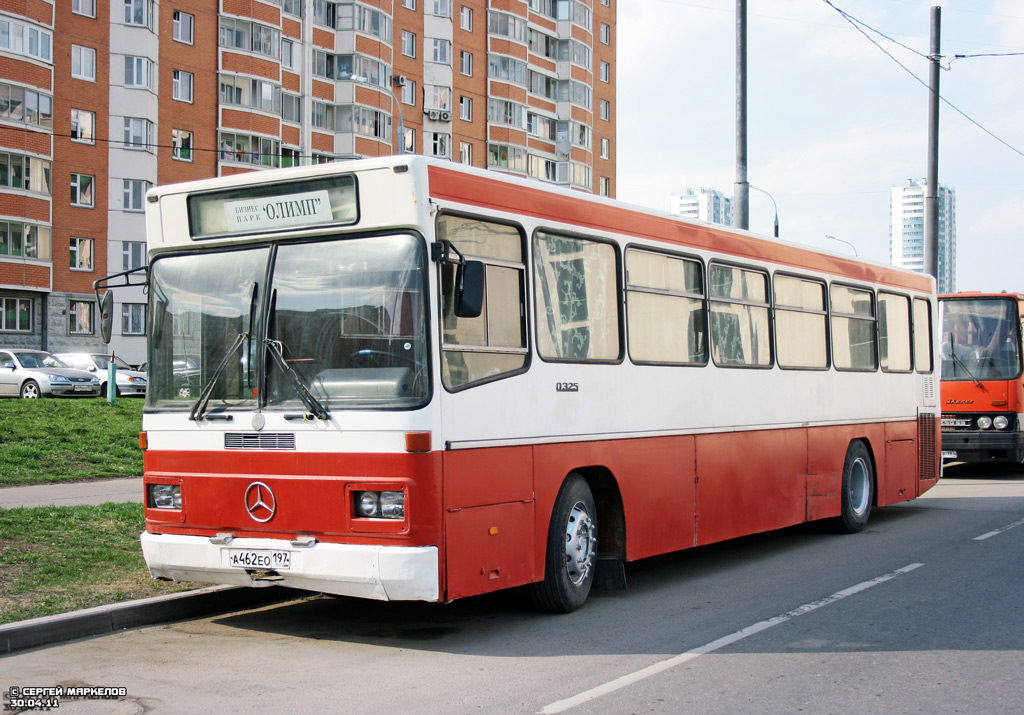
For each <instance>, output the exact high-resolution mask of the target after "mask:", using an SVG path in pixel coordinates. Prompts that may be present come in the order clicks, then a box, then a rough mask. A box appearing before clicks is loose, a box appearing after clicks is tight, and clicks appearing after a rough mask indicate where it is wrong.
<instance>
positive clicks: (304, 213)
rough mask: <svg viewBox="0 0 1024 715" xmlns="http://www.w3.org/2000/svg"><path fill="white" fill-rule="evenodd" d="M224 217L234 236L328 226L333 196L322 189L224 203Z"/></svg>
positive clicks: (331, 215)
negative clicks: (253, 232)
mask: <svg viewBox="0 0 1024 715" xmlns="http://www.w3.org/2000/svg"><path fill="white" fill-rule="evenodd" d="M224 218H225V221H226V223H227V230H228V231H229V232H232V233H234V232H237V231H265V230H267V229H274V228H289V227H292V226H307V225H310V224H317V223H329V222H330V221H332V220H333V219H334V216H333V214H332V212H331V197H330V195H329V194H328V192H327V190H321V191H306V192H304V193H301V194H287V195H285V196H279V197H273V196H261V197H258V198H251V199H242V200H240V201H225V202H224Z"/></svg>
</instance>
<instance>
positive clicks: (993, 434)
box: [942, 430, 1024, 463]
mask: <svg viewBox="0 0 1024 715" xmlns="http://www.w3.org/2000/svg"><path fill="white" fill-rule="evenodd" d="M942 459H943V461H945V462H1016V463H1021V462H1024V432H1016V431H1014V432H999V431H993V430H986V431H984V432H979V431H970V432H968V431H960V430H955V431H949V432H943V433H942Z"/></svg>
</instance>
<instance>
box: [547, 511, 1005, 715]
mask: <svg viewBox="0 0 1024 715" xmlns="http://www.w3.org/2000/svg"><path fill="white" fill-rule="evenodd" d="M1022 523H1024V522H1022ZM1007 528H1009V527H1007ZM921 566H924V564H917V563H914V564H909V565H908V566H904V567H903V568H900V569H896V570H895V571H891V572H889V573H887V574H883V575H881V576H879V577H877V578H873V579H871V580H870V581H864V582H862V583H858V584H857V585H855V586H850V587H849V588H846V589H843V590H842V591H837V592H836V593H833V594H832V595H831V596H826V597H825V598H822V599H820V600H818V601H813V602H812V603H806V604H804V605H803V606H799V607H797V608H794V609H793V610H792V611H788V612H787V613H783V614H782V615H781V616H775V617H774V618H769V619H768V620H766V621H761V622H759V623H755V624H753V625H751V626H747V627H746V628H743V629H741V630H738V631H736V632H735V633H731V634H729V635H727V636H723V637H721V638H719V639H718V640H714V641H711V642H710V643H707V644H705V645H702V646H700V647H698V648H694V649H693V650H688V651H686V652H685V653H680V654H679V655H677V656H674V657H672V658H668V659H666V660H662V661H660V662H658V663H654V664H652V665H649V666H647V667H646V668H641V669H640V670H637V671H634V672H632V673H627V674H626V675H623V676H620V677H618V678H615V679H614V680H610V681H608V682H607V683H604V684H602V685H598V686H597V687H596V688H591V689H590V690H586V691H584V692H582V693H580V694H578V695H574V696H572V697H571V698H566V699H565V700H559V701H558V702H554V703H551V704H550V705H546V706H544V707H543V708H542V709H541V710H540V713H542V715H552V714H553V713H561V712H565V711H566V710H570V709H572V708H574V707H577V706H578V705H582V704H583V703H587V702H590V701H591V700H595V699H597V698H600V697H601V696H603V695H608V694H609V693H613V692H615V691H616V690H621V689H622V688H625V687H627V686H629V685H632V684H633V683H637V682H639V681H641V680H644V679H645V678H649V677H651V676H652V675H657V674H658V673H662V672H664V671H666V670H669V669H671V668H674V667H676V666H677V665H681V664H683V663H686V662H688V661H691V660H693V659H694V658H698V657H700V656H702V655H705V654H706V653H711V652H713V651H716V650H718V649H719V648H724V647H725V646H727V645H732V644H733V643H736V642H737V641H741V640H743V639H744V638H746V637H747V636H752V635H754V634H755V633H760V632H761V631H764V630H767V629H769V628H771V627H772V626H777V625H779V624H780V623H785V622H786V621H788V620H790V619H792V618H796V617H797V616H802V615H804V614H805V613H810V612H811V611H814V610H817V609H819V608H821V607H822V606H827V605H829V604H830V603H835V602H836V601H839V600H842V599H844V598H846V597H847V596H852V595H854V594H857V593H860V592H861V591H865V590H867V589H869V588H871V587H872V586H877V585H878V584H880V583H885V582H886V581H889V580H891V579H894V578H896V577H897V576H900V575H902V574H905V573H909V572H911V571H913V570H914V569H917V568H920V567H921Z"/></svg>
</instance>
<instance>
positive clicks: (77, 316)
mask: <svg viewBox="0 0 1024 715" xmlns="http://www.w3.org/2000/svg"><path fill="white" fill-rule="evenodd" d="M92 306H93V303H92V301H88V300H72V301H70V302H69V303H68V332H69V333H70V334H71V335H92V334H93V332H94V330H95V328H94V327H93V319H92Z"/></svg>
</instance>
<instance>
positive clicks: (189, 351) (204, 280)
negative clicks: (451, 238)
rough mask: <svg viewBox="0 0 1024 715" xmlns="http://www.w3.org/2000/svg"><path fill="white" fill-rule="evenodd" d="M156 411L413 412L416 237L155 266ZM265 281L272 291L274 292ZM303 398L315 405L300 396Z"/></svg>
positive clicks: (164, 261)
mask: <svg viewBox="0 0 1024 715" xmlns="http://www.w3.org/2000/svg"><path fill="white" fill-rule="evenodd" d="M151 275H152V277H151V286H152V288H151V290H152V303H153V316H154V320H153V334H152V337H151V339H150V353H151V355H150V368H149V381H150V383H149V391H148V395H147V400H148V404H149V406H150V407H158V408H168V407H173V408H180V409H191V408H192V407H193V406H194V405H195V403H196V402H197V401H199V399H200V396H201V395H203V396H204V400H203V402H202V405H201V408H200V409H199V411H198V412H197V413H195V414H197V415H199V416H202V415H207V416H208V415H210V414H211V413H216V412H218V411H219V410H222V409H231V408H239V407H241V408H255V407H257V406H259V407H263V406H266V407H269V408H271V409H273V408H280V409H286V410H299V411H307V410H308V409H309V405H310V402H311V401H310V400H309V399H308V395H312V396H313V397H314V398H315V400H314V401H313V404H317V403H321V404H322V406H323V407H324V408H326V409H327V410H328V411H330V410H336V409H355V408H366V407H374V408H391V409H393V408H408V407H413V406H417V405H419V404H421V403H423V402H424V401H425V400H426V399H427V397H428V395H429V378H428V374H429V371H428V369H427V366H428V359H427V339H426V330H425V325H424V321H425V317H426V308H425V304H424V277H425V266H424V252H423V249H422V247H421V242H420V241H418V240H417V239H416V238H414V237H413V236H409V235H399V236H381V237H372V238H357V239H347V240H333V241H316V242H308V243H292V244H279V245H276V246H261V247H258V248H252V249H247V250H242V251H233V252H230V253H216V254H199V255H197V254H190V255H186V256H170V257H165V258H158V259H157V260H155V261H154V262H153V265H152V268H151ZM268 276H269V283H268ZM303 390H305V391H307V393H308V395H306V396H303V395H302V394H301V393H302V392H303Z"/></svg>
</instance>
